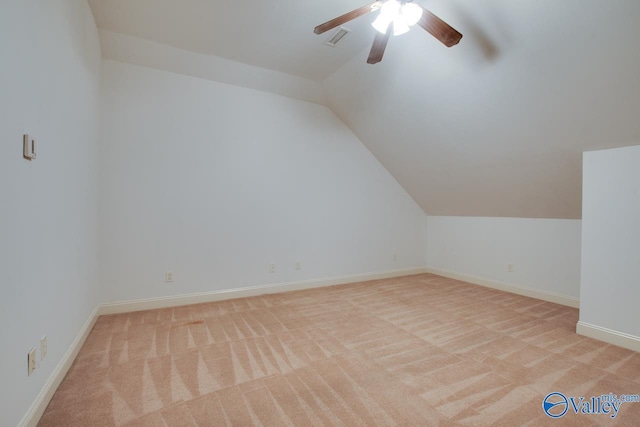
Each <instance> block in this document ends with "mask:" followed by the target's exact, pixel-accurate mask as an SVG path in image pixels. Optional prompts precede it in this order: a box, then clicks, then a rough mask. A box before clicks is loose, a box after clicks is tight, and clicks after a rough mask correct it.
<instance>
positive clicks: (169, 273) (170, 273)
mask: <svg viewBox="0 0 640 427" xmlns="http://www.w3.org/2000/svg"><path fill="white" fill-rule="evenodd" d="M164 281H165V282H167V283H169V282H173V271H167V272H166V273H165V274H164Z"/></svg>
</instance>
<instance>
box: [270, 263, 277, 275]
mask: <svg viewBox="0 0 640 427" xmlns="http://www.w3.org/2000/svg"><path fill="white" fill-rule="evenodd" d="M275 272H276V265H275V264H269V273H275Z"/></svg>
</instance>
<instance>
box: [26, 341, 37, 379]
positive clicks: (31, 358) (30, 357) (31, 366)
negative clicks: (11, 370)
mask: <svg viewBox="0 0 640 427" xmlns="http://www.w3.org/2000/svg"><path fill="white" fill-rule="evenodd" d="M35 369H36V349H35V347H34V348H32V349H31V350H30V351H29V353H28V354H27V375H29V376H31V374H32V373H33V371H34V370H35Z"/></svg>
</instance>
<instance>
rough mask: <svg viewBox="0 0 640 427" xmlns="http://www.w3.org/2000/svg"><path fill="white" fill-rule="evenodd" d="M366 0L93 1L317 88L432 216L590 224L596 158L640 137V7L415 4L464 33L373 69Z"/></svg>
mask: <svg viewBox="0 0 640 427" xmlns="http://www.w3.org/2000/svg"><path fill="white" fill-rule="evenodd" d="M366 2H367V0H323V1H322V2H301V1H297V0H262V1H258V0H246V1H242V2H232V1H231V2H230V1H221V0H181V1H179V2H178V1H172V0H136V1H130V0H90V2H89V3H90V5H91V7H92V10H93V13H94V16H95V18H96V22H97V24H98V27H100V28H101V29H103V30H108V31H110V32H115V33H122V34H127V35H130V36H135V37H139V38H142V39H146V40H151V41H155V42H158V43H162V44H166V45H169V46H173V47H175V48H180V49H184V50H187V51H192V52H198V53H201V54H206V55H213V56H216V57H221V58H226V59H230V60H233V61H237V62H240V63H245V64H249V65H253V66H257V67H262V68H266V69H270V70H275V71H278V72H281V73H286V74H290V75H293V76H297V77H298V78H304V79H308V80H311V81H315V82H320V83H319V84H321V85H322V88H323V90H324V97H325V99H326V104H327V106H328V107H329V108H331V109H332V110H333V111H334V112H335V113H336V114H337V115H338V116H339V117H340V118H341V119H342V120H343V121H344V122H345V123H346V124H347V125H348V126H349V127H350V128H351V130H352V131H353V132H354V133H355V134H356V135H357V136H358V137H359V138H360V139H361V141H362V142H363V143H364V144H365V145H366V146H367V147H368V148H369V150H370V151H371V152H372V153H373V154H374V155H375V156H376V157H377V158H378V160H379V161H380V162H381V163H382V164H383V165H384V166H385V167H386V168H387V170H389V172H390V173H391V174H392V175H393V176H394V177H395V178H396V179H397V180H398V182H399V183H400V184H402V186H403V187H404V188H405V189H406V190H407V191H408V192H409V194H411V196H412V197H413V198H414V199H415V200H416V201H417V202H418V203H419V204H420V205H421V206H422V208H423V209H424V210H425V212H426V213H427V214H430V215H465V216H467V215H468V216H504V217H543V218H580V216H581V191H582V189H581V182H582V180H581V174H582V172H581V169H582V167H581V165H582V152H583V151H588V150H594V149H602V148H612V147H619V146H625V145H637V144H640V49H638V47H637V41H638V40H639V39H640V25H638V23H639V22H640V2H638V1H637V0H616V1H602V0H562V1H558V0H519V1H508V0H484V1H482V2H479V1H476V0H437V1H436V0H416V2H417V3H419V4H421V5H423V6H425V7H426V8H427V9H429V10H431V11H432V12H434V13H435V14H436V15H438V16H440V17H441V18H442V19H444V20H445V21H446V22H448V23H449V24H451V25H452V26H453V27H454V28H456V29H457V30H459V31H460V32H461V33H462V34H463V35H464V37H463V39H462V41H461V42H460V44H459V45H457V46H455V47H453V48H451V49H448V48H446V47H444V46H443V45H442V44H440V43H439V42H438V41H437V40H435V39H434V38H433V37H431V36H430V35H429V34H427V33H426V32H424V31H423V30H422V29H420V28H418V27H414V28H413V29H412V30H411V31H410V32H409V33H407V34H405V35H402V36H398V37H392V38H391V40H390V41H389V45H388V47H387V50H386V52H385V55H384V59H383V61H382V62H380V63H379V64H376V65H368V64H366V57H367V54H368V51H369V48H370V44H371V41H372V40H373V37H374V35H375V30H374V29H373V28H372V27H371V26H370V23H371V21H372V20H373V18H375V16H374V15H373V14H372V15H369V16H365V17H361V18H358V19H357V20H354V21H352V22H350V23H348V24H346V25H345V26H346V27H347V28H349V29H351V30H352V32H351V33H350V34H349V35H348V36H347V37H345V39H344V40H343V41H342V42H341V43H340V44H339V45H338V46H337V47H335V48H333V47H328V46H324V45H323V42H324V41H325V40H326V39H327V38H328V36H329V35H331V32H329V33H326V34H323V35H320V36H318V35H315V34H314V33H313V28H314V27H315V26H316V25H318V24H320V23H322V22H324V21H327V20H329V19H331V18H334V17H336V16H338V15H340V14H342V13H345V12H347V11H349V10H352V9H355V8H357V7H360V6H362V5H363V4H366Z"/></svg>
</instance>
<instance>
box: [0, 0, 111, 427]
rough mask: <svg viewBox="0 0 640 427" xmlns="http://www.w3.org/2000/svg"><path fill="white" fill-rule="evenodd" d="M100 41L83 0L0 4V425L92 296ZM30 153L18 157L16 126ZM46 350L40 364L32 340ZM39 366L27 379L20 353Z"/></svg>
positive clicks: (21, 403)
mask: <svg viewBox="0 0 640 427" xmlns="http://www.w3.org/2000/svg"><path fill="white" fill-rule="evenodd" d="M100 64H101V60H100V46H99V41H98V33H97V29H96V27H95V23H94V21H93V18H92V16H91V12H90V11H89V8H88V6H87V4H86V2H84V1H78V0H68V1H55V2H42V1H12V2H3V5H2V12H1V13H0V84H1V86H0V141H2V143H1V144H0V194H1V195H2V196H1V199H0V264H1V267H2V268H1V269H0V270H1V271H2V279H1V283H2V285H1V286H2V298H0V337H2V350H1V351H0V378H1V381H0V382H1V384H2V385H1V386H0V425H3V426H15V425H17V424H18V423H19V422H20V420H21V419H22V417H23V416H24V414H25V413H26V412H27V410H28V408H29V406H30V405H31V404H32V402H33V401H34V400H35V398H36V396H37V395H38V393H39V392H40V390H41V389H42V387H43V385H44V384H45V382H46V381H47V379H48V378H49V376H50V375H51V373H52V372H53V370H54V369H55V367H56V366H57V364H58V363H59V362H60V360H61V358H62V355H63V354H64V353H65V351H66V350H67V349H68V348H69V346H70V344H71V342H72V341H73V339H74V338H75V336H76V334H77V333H78V332H79V330H80V328H81V327H82V325H83V324H84V322H85V321H86V320H87V318H88V317H89V315H90V313H91V312H92V310H93V309H94V307H95V306H96V304H97V303H98V300H97V296H98V293H97V268H96V251H97V243H96V236H97V232H96V230H97V212H96V209H97V197H96V188H97V173H96V167H97V160H96V147H97V141H98V108H99V95H100V94H99V91H100ZM24 133H30V134H33V135H34V136H35V138H36V139H37V142H38V145H37V158H36V160H33V161H31V162H30V161H27V160H24V159H23V158H22V135H23V134H24ZM43 335H47V336H48V344H49V345H48V354H47V357H46V359H44V360H42V361H40V338H41V337H42V336H43ZM32 347H36V348H37V354H38V363H39V364H40V367H39V368H38V369H37V370H36V371H35V372H34V374H33V375H31V376H30V377H27V352H28V351H29V350H30V349H31V348H32Z"/></svg>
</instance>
